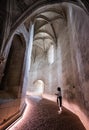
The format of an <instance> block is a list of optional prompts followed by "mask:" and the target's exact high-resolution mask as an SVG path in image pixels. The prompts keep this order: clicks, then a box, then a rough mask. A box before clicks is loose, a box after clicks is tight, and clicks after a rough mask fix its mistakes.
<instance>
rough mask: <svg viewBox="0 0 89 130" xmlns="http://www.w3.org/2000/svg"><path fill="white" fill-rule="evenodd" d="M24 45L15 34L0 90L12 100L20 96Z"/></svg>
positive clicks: (21, 37) (21, 39)
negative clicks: (5, 92) (6, 93)
mask: <svg viewBox="0 0 89 130" xmlns="http://www.w3.org/2000/svg"><path fill="white" fill-rule="evenodd" d="M25 50H26V43H25V39H24V37H23V35H22V34H15V35H14V36H13V39H12V43H11V47H10V50H9V53H8V57H7V62H6V66H5V69H4V76H3V78H2V81H1V85H0V88H1V89H2V90H4V91H7V92H8V93H9V94H10V95H11V96H12V95H13V98H16V97H19V96H21V90H22V84H23V83H22V82H23V74H24V60H25Z"/></svg>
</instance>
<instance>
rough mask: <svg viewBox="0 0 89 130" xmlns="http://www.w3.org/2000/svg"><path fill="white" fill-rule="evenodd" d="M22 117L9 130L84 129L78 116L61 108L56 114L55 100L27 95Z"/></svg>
mask: <svg viewBox="0 0 89 130" xmlns="http://www.w3.org/2000/svg"><path fill="white" fill-rule="evenodd" d="M27 104H28V105H27V108H26V110H25V112H24V114H23V117H22V118H21V119H20V120H19V121H18V122H17V123H16V124H15V125H14V126H13V127H11V128H10V129H9V130H85V128H84V126H83V125H82V123H81V121H80V120H79V118H78V117H77V116H76V115H75V114H73V113H71V112H70V111H69V110H67V109H65V108H63V112H62V113H61V114H58V108H57V105H56V103H55V102H53V101H50V100H47V99H44V98H43V99H41V98H39V97H33V96H27Z"/></svg>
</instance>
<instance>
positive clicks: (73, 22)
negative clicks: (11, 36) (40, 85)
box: [28, 4, 89, 128]
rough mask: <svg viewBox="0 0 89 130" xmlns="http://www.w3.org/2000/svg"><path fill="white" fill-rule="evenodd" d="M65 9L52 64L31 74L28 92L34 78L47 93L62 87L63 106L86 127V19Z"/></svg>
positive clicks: (88, 101)
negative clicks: (41, 83)
mask: <svg viewBox="0 0 89 130" xmlns="http://www.w3.org/2000/svg"><path fill="white" fill-rule="evenodd" d="M66 9H67V22H66V23H65V24H63V25H62V26H60V25H59V26H57V28H59V33H58V35H57V37H58V39H57V48H56V49H55V62H54V63H53V64H52V65H47V63H45V64H44V66H43V67H42V68H40V67H39V69H37V70H34V72H32V71H31V72H30V77H29V85H28V90H29V91H33V90H34V89H35V87H34V85H33V82H34V81H35V80H37V79H41V80H43V81H44V83H45V90H44V92H45V93H48V94H53V95H54V93H55V92H56V87H57V86H58V85H59V86H61V87H62V92H63V97H64V99H65V101H66V103H64V105H66V107H67V108H69V109H70V110H72V111H73V112H74V113H76V114H77V115H78V116H79V117H80V119H82V121H83V123H84V125H85V127H86V128H89V126H88V118H89V59H88V58H89V49H88V44H89V16H88V15H87V14H86V13H85V12H84V11H83V10H82V9H81V8H79V7H77V6H74V5H72V4H68V5H67V8H66ZM61 27H62V28H61ZM35 66H36V64H35V65H34V67H35ZM82 117H83V118H82Z"/></svg>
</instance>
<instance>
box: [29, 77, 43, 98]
mask: <svg viewBox="0 0 89 130" xmlns="http://www.w3.org/2000/svg"><path fill="white" fill-rule="evenodd" d="M44 87H45V83H44V82H43V81H42V80H39V79H38V80H35V81H34V82H33V90H32V91H30V93H29V91H27V94H30V95H32V96H35V97H42V95H43V94H44V89H45V88H44Z"/></svg>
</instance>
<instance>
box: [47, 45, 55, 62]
mask: <svg viewBox="0 0 89 130" xmlns="http://www.w3.org/2000/svg"><path fill="white" fill-rule="evenodd" d="M48 62H49V63H50V64H52V63H53V62H54V46H53V45H51V46H50V48H49V50H48Z"/></svg>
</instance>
